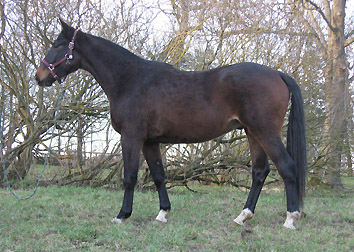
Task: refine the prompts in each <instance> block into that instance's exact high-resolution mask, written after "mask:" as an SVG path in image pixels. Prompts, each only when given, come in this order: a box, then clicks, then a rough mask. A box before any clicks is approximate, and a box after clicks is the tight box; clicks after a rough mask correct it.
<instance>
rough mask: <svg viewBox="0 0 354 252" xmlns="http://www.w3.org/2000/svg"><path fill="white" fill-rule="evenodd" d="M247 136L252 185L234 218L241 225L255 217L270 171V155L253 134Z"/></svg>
mask: <svg viewBox="0 0 354 252" xmlns="http://www.w3.org/2000/svg"><path fill="white" fill-rule="evenodd" d="M246 132H247V130H246ZM247 137H248V142H249V145H250V151H251V158H252V187H251V190H250V192H249V194H248V199H247V202H246V204H245V206H244V208H243V210H242V212H241V214H240V215H239V216H238V217H237V218H236V219H235V220H234V222H236V223H237V224H239V225H243V224H244V222H245V221H246V220H249V219H251V218H252V217H253V214H254V209H255V207H256V204H257V201H258V197H259V194H260V193H261V190H262V187H263V184H264V181H265V179H266V177H267V175H268V173H269V171H270V169H269V164H268V157H267V155H266V153H265V152H264V150H263V148H262V147H261V146H260V144H259V143H258V142H257V141H256V139H255V138H254V137H253V136H252V135H251V134H249V133H247Z"/></svg>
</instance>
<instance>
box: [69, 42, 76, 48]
mask: <svg viewBox="0 0 354 252" xmlns="http://www.w3.org/2000/svg"><path fill="white" fill-rule="evenodd" d="M74 45H75V44H74V42H73V41H71V42H69V49H70V50H73V49H74Z"/></svg>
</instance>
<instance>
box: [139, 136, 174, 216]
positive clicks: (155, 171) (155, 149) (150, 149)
mask: <svg viewBox="0 0 354 252" xmlns="http://www.w3.org/2000/svg"><path fill="white" fill-rule="evenodd" d="M143 153H144V156H145V159H146V162H147V163H148V165H149V168H150V173H151V176H152V178H153V180H154V183H155V185H156V189H157V192H158V194H159V199H160V212H159V214H158V215H157V217H156V220H157V221H161V222H163V223H166V222H167V219H166V216H167V213H168V212H169V211H170V210H171V203H170V200H169V198H168V194H167V190H166V185H165V171H164V169H163V165H162V158H161V152H160V145H159V144H158V143H144V146H143Z"/></svg>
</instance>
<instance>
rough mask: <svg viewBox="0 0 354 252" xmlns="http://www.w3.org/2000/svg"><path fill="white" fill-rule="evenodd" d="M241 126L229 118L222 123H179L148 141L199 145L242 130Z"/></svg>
mask: <svg viewBox="0 0 354 252" xmlns="http://www.w3.org/2000/svg"><path fill="white" fill-rule="evenodd" d="M242 128H243V126H242V124H241V123H240V122H239V121H238V120H237V119H236V118H231V119H228V120H226V121H224V122H222V121H218V122H215V121H208V120H206V121H204V122H198V123H195V122H180V123H176V124H175V125H173V126H172V125H171V126H169V127H166V128H165V129H166V130H165V131H164V133H163V134H161V135H158V136H156V135H155V136H153V137H151V138H149V140H148V141H151V142H159V143H200V142H204V141H208V140H211V139H213V138H216V137H218V136H221V135H223V134H225V133H227V132H229V131H231V130H234V129H242Z"/></svg>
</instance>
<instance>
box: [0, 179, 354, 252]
mask: <svg viewBox="0 0 354 252" xmlns="http://www.w3.org/2000/svg"><path fill="white" fill-rule="evenodd" d="M193 189H195V190H196V191H198V192H197V193H193V192H190V191H188V190H187V189H185V188H173V189H171V190H170V191H169V192H170V198H171V203H172V211H171V213H170V214H169V215H168V216H167V219H168V223H167V224H161V223H156V222H155V221H154V218H155V217H156V215H157V214H158V212H159V207H158V205H159V204H158V196H157V193H155V192H136V194H135V198H134V212H133V215H132V217H131V218H130V219H129V220H128V221H126V222H125V223H123V224H121V225H114V224H112V223H111V222H110V220H111V218H112V217H114V216H115V215H116V214H117V213H118V210H119V207H120V204H121V200H122V197H123V192H122V191H109V190H105V189H92V188H78V187H55V186H52V187H46V188H40V189H39V190H38V192H37V194H36V195H35V197H34V198H32V199H30V200H28V201H18V200H17V199H15V198H14V197H12V196H11V195H10V194H9V192H8V191H7V190H6V189H0V206H1V207H0V251H354V234H353V226H354V224H353V223H354V200H353V199H354V197H353V194H352V193H333V192H326V191H321V192H318V191H315V190H312V191H310V192H308V194H307V197H306V199H305V207H304V212H305V213H306V216H305V217H304V218H302V219H301V220H300V221H298V222H297V224H296V226H297V230H295V231H294V230H287V229H285V228H284V227H282V224H283V222H284V220H285V217H286V207H285V206H286V203H285V196H284V193H282V192H265V191H264V192H262V194H261V197H260V199H259V203H258V205H257V209H256V213H255V216H254V218H253V219H252V220H250V221H249V222H248V223H246V225H245V226H238V225H236V224H234V223H233V222H232V220H233V219H234V218H235V217H237V215H238V214H239V212H240V211H241V210H242V206H243V204H244V202H245V200H246V197H247V193H245V192H242V191H240V190H238V189H236V188H230V187H206V186H204V187H193ZM17 192H18V194H21V195H22V196H25V194H27V193H29V191H27V190H26V191H24V190H19V191H17Z"/></svg>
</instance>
